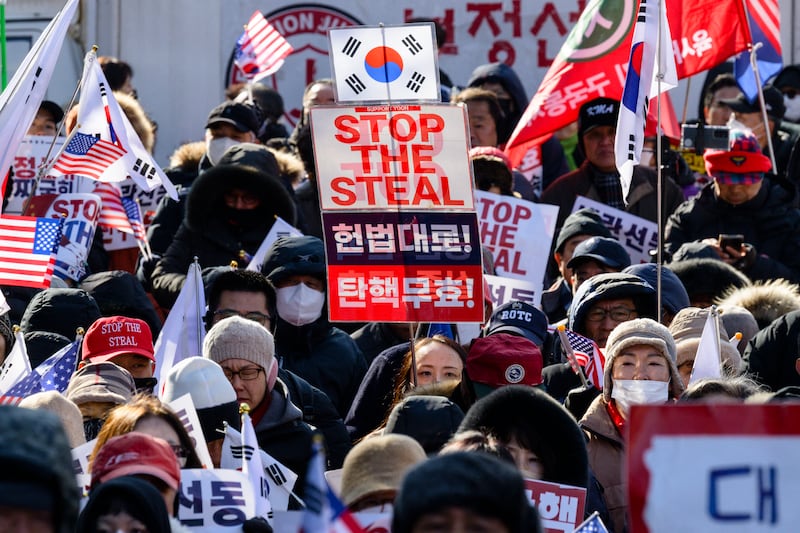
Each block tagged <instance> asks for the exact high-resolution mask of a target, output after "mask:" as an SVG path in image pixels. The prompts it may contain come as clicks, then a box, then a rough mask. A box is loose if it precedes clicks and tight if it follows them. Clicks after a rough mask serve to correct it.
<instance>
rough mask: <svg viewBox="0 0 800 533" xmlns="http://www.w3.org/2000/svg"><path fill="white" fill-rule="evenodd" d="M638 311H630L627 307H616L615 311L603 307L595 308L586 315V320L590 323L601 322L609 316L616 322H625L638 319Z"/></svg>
mask: <svg viewBox="0 0 800 533" xmlns="http://www.w3.org/2000/svg"><path fill="white" fill-rule="evenodd" d="M636 314H637V313H636V309H629V308H627V307H614V308H613V309H604V308H602V307H595V308H594V309H592V310H591V311H589V313H588V314H587V315H586V320H588V321H589V322H601V321H603V320H605V318H606V317H607V316H610V317H611V320H613V321H614V322H625V321H626V320H630V319H631V318H636Z"/></svg>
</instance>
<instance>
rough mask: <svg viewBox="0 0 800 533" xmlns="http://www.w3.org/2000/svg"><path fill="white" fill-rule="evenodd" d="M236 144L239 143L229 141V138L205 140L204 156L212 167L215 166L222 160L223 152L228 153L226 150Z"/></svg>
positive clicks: (232, 140)
mask: <svg viewBox="0 0 800 533" xmlns="http://www.w3.org/2000/svg"><path fill="white" fill-rule="evenodd" d="M237 144H239V141H236V140H234V139H231V138H230V137H216V138H214V139H209V140H207V141H206V154H207V155H208V160H209V161H211V164H212V165H216V164H217V162H218V161H219V160H220V159H222V156H223V155H224V154H225V152H227V151H228V148H230V147H231V146H235V145H237Z"/></svg>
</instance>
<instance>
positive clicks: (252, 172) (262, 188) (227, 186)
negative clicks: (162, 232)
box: [184, 165, 296, 232]
mask: <svg viewBox="0 0 800 533" xmlns="http://www.w3.org/2000/svg"><path fill="white" fill-rule="evenodd" d="M233 188H240V189H244V190H246V191H249V192H252V193H254V194H256V195H258V196H259V198H260V199H261V203H260V205H259V206H258V207H257V208H256V209H255V210H254V211H255V212H256V213H257V216H258V218H259V219H260V220H263V221H264V222H265V224H266V225H267V226H271V225H272V222H273V221H274V218H275V216H276V215H277V216H279V217H281V218H282V219H284V220H285V221H286V222H288V223H289V224H291V225H295V224H296V216H295V207H294V202H293V201H292V197H291V196H290V195H289V191H287V190H286V188H285V187H284V186H283V184H282V183H281V182H280V180H279V179H278V178H277V177H275V176H271V175H270V174H267V173H266V172H263V171H261V170H258V169H256V168H254V167H250V166H244V165H216V166H214V167H212V168H209V169H208V170H205V171H203V172H202V173H201V174H200V175H199V176H198V177H197V179H196V180H195V182H194V184H193V185H192V189H191V191H190V192H189V197H188V198H187V201H186V218H185V219H184V222H185V223H186V225H187V226H189V229H191V230H194V231H197V232H202V231H204V230H205V229H206V228H207V227H208V226H209V225H216V224H217V223H218V222H219V217H220V216H222V214H223V213H224V212H225V211H226V210H227V209H226V207H225V199H224V194H225V193H226V192H228V191H230V190H231V189H233Z"/></svg>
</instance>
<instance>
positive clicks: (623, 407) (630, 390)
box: [611, 379, 669, 417]
mask: <svg viewBox="0 0 800 533" xmlns="http://www.w3.org/2000/svg"><path fill="white" fill-rule="evenodd" d="M611 397H612V398H613V399H614V401H616V402H617V407H619V410H620V412H621V413H622V414H623V415H625V417H627V416H628V413H629V412H630V409H631V405H648V404H658V403H664V402H666V401H667V400H668V399H669V382H668V381H653V380H649V379H615V380H614V387H613V389H612V390H611Z"/></svg>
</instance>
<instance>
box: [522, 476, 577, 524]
mask: <svg viewBox="0 0 800 533" xmlns="http://www.w3.org/2000/svg"><path fill="white" fill-rule="evenodd" d="M525 494H527V495H528V498H530V502H531V505H533V506H534V507H536V509H537V510H538V511H539V519H540V520H541V521H542V529H543V530H544V531H546V532H548V533H556V532H559V533H571V532H572V531H573V530H574V529H575V526H576V525H578V524H580V523H581V522H582V521H583V509H584V507H585V506H586V489H585V488H583V487H573V486H572V485H561V484H559V483H549V482H547V481H539V480H534V479H526V480H525Z"/></svg>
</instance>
